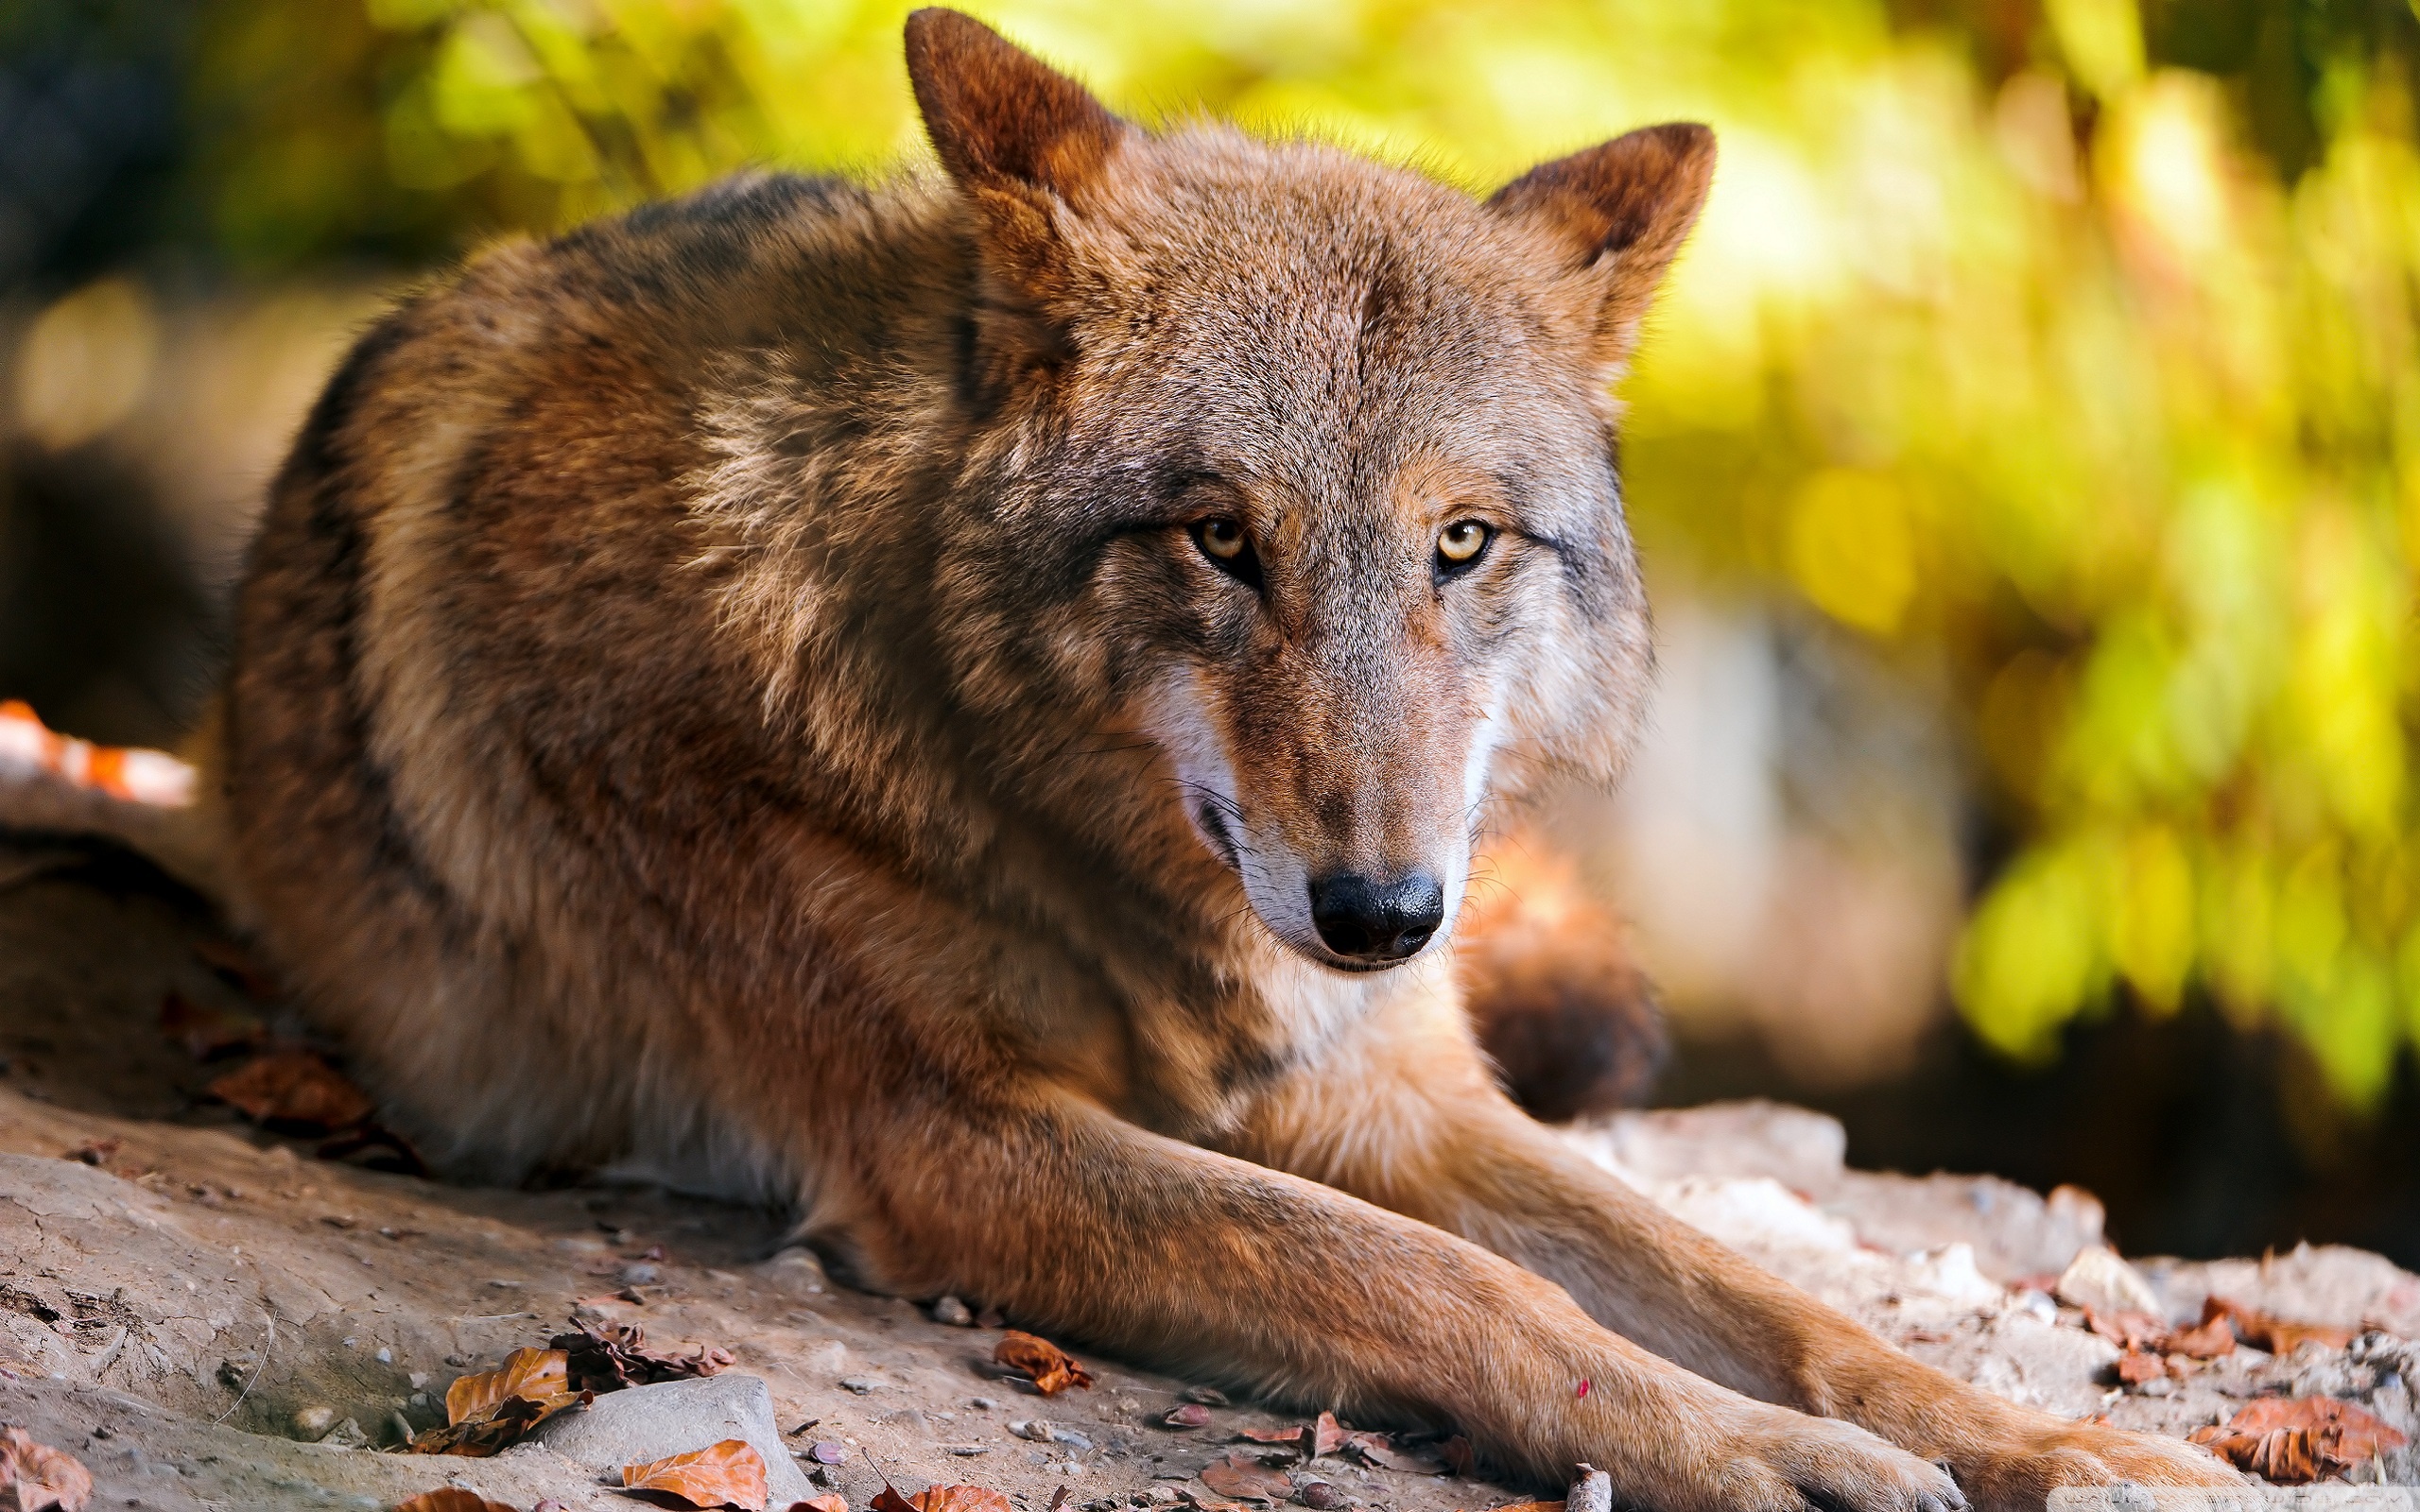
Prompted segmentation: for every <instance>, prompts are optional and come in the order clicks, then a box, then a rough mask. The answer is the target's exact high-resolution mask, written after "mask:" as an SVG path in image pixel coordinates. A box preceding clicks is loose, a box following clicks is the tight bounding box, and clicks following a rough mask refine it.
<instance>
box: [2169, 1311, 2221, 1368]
mask: <svg viewBox="0 0 2420 1512" xmlns="http://www.w3.org/2000/svg"><path fill="white" fill-rule="evenodd" d="M2167 1348H2168V1352H2169V1353H2170V1354H2182V1355H2185V1356H2187V1357H2188V1358H2191V1359H2195V1360H2215V1359H2217V1358H2219V1357H2220V1356H2221V1355H2223V1354H2233V1353H2234V1352H2235V1330H2233V1329H2231V1328H2229V1327H2227V1323H2226V1319H2224V1318H2221V1317H2204V1319H2203V1320H2202V1322H2201V1324H2200V1326H2198V1327H2195V1328H2189V1329H2179V1330H2177V1331H2176V1332H2173V1333H2171V1334H2169V1336H2168V1346H2167Z"/></svg>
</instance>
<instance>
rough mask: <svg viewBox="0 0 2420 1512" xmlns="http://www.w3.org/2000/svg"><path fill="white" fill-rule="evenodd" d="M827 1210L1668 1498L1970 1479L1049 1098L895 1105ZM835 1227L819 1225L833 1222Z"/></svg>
mask: <svg viewBox="0 0 2420 1512" xmlns="http://www.w3.org/2000/svg"><path fill="white" fill-rule="evenodd" d="M887 1109H888V1112H887V1116H884V1117H883V1118H882V1119H881V1120H880V1122H879V1124H877V1125H872V1126H864V1127H861V1137H863V1138H864V1139H865V1141H866V1144H865V1148H863V1149H862V1150H859V1151H857V1152H856V1153H857V1154H858V1155H859V1156H860V1157H861V1159H860V1160H858V1161H856V1163H855V1164H854V1166H853V1167H851V1168H850V1169H851V1171H853V1173H854V1174H838V1173H836V1177H835V1180H834V1182H833V1184H832V1186H831V1187H830V1188H829V1189H827V1190H826V1191H824V1192H822V1193H821V1194H819V1198H818V1201H817V1202H816V1204H815V1211H814V1215H813V1217H812V1218H811V1223H812V1224H813V1225H815V1226H816V1227H817V1228H821V1229H822V1230H823V1232H824V1235H825V1237H826V1238H827V1239H828V1240H829V1241H831V1242H832V1243H834V1244H836V1245H838V1246H844V1247H846V1248H847V1249H848V1250H849V1251H851V1252H852V1257H853V1258H854V1259H855V1260H856V1262H857V1263H861V1264H863V1265H865V1266H867V1267H868V1268H869V1271H870V1274H871V1277H872V1278H873V1279H876V1280H881V1281H883V1282H884V1283H886V1284H888V1285H890V1286H891V1287H893V1288H895V1289H897V1290H900V1291H903V1292H907V1293H908V1294H910V1295H931V1294H934V1293H938V1292H941V1291H943V1290H949V1291H955V1292H960V1293H963V1294H964V1295H967V1296H970V1297H979V1298H981V1299H983V1300H985V1301H987V1302H992V1303H994V1304H997V1305H999V1306H1001V1307H1003V1308H1004V1309H1005V1310H1006V1311H1008V1312H1009V1313H1010V1314H1011V1315H1012V1316H1013V1317H1015V1318H1016V1319H1017V1320H1018V1321H1020V1322H1021V1323H1023V1324H1025V1325H1027V1326H1029V1327H1034V1328H1039V1329H1042V1330H1045V1331H1048V1332H1060V1333H1062V1334H1063V1335H1064V1336H1066V1337H1068V1338H1070V1339H1074V1340H1081V1341H1086V1342H1089V1343H1090V1344H1093V1345H1097V1346H1099V1347H1102V1348H1106V1349H1112V1350H1115V1351H1117V1352H1119V1353H1122V1354H1125V1355H1127V1356H1129V1357H1132V1358H1134V1359H1138V1360H1147V1361H1152V1362H1156V1363H1158V1364H1160V1365H1163V1366H1169V1367H1172V1368H1177V1369H1190V1370H1194V1371H1201V1372H1207V1373H1209V1374H1211V1375H1214V1376H1216V1377H1218V1378H1220V1379H1224V1380H1226V1381H1229V1382H1234V1383H1248V1384H1251V1385H1253V1386H1255V1387H1259V1388H1263V1389H1268V1390H1271V1391H1275V1392H1278V1393H1280V1394H1282V1395H1284V1396H1286V1397H1288V1398H1291V1399H1294V1400H1299V1401H1303V1402H1305V1403H1317V1404H1319V1405H1322V1406H1333V1407H1336V1408H1339V1409H1341V1410H1344V1411H1346V1412H1348V1413H1358V1414H1362V1415H1365V1418H1375V1419H1377V1420H1385V1419H1387V1418H1397V1419H1400V1418H1406V1417H1410V1418H1417V1419H1423V1420H1427V1421H1431V1422H1452V1423H1456V1424H1459V1425H1461V1427H1462V1429H1463V1430H1464V1431H1465V1432H1467V1433H1469V1434H1470V1435H1472V1437H1473V1439H1474V1441H1475V1442H1477V1443H1478V1445H1479V1446H1480V1447H1481V1449H1482V1451H1483V1452H1486V1453H1488V1454H1489V1455H1491V1456H1492V1457H1493V1459H1494V1460H1495V1462H1496V1463H1499V1464H1502V1465H1505V1466H1508V1467H1510V1468H1512V1469H1514V1470H1516V1471H1517V1472H1520V1473H1523V1474H1527V1475H1529V1476H1531V1477H1533V1478H1535V1479H1537V1480H1540V1481H1542V1482H1547V1483H1551V1484H1561V1483H1562V1482H1563V1481H1564V1479H1565V1478H1567V1477H1568V1476H1569V1475H1570V1473H1571V1469H1572V1466H1573V1465H1574V1464H1576V1463H1578V1462H1580V1461H1582V1460H1585V1461H1588V1462H1590V1463H1592V1464H1595V1465H1598V1466H1601V1467H1603V1468H1605V1469H1607V1470H1608V1472H1609V1473H1611V1474H1612V1475H1613V1477H1614V1483H1615V1486H1616V1489H1617V1491H1618V1492H1619V1494H1620V1496H1621V1497H1622V1498H1623V1499H1624V1500H1625V1501H1626V1502H1627V1503H1629V1504H1632V1505H1640V1506H1652V1507H1656V1508H1661V1509H1666V1512H1806V1509H1807V1508H1808V1507H1809V1506H1810V1505H1811V1506H1817V1507H1824V1508H1828V1509H1838V1512H1847V1509H1856V1512H1954V1509H1956V1508H1959V1507H1961V1506H1962V1505H1963V1503H1962V1499H1961V1498H1960V1496H1959V1493H1958V1491H1957V1488H1956V1487H1955V1486H1953V1485H1952V1484H1951V1483H1950V1480H1949V1477H1948V1476H1946V1475H1945V1474H1943V1473H1942V1472H1941V1471H1940V1470H1939V1469H1936V1468H1935V1467H1933V1466H1930V1465H1927V1464H1926V1463H1925V1462H1924V1461H1922V1460H1920V1459H1917V1458H1915V1457H1913V1456H1911V1455H1909V1454H1906V1453H1903V1452H1900V1451H1898V1450H1896V1449H1893V1448H1892V1447H1891V1446H1890V1445H1888V1444H1885V1443H1884V1442H1882V1441H1881V1440H1880V1439H1878V1438H1876V1437H1874V1436H1873V1435H1869V1434H1867V1433H1864V1432H1862V1431H1860V1430H1858V1429H1856V1428H1853V1427H1850V1426H1849V1425H1847V1424H1845V1423H1832V1422H1819V1421H1815V1420H1813V1419H1809V1418H1806V1417H1800V1416H1799V1415H1797V1414H1794V1413H1790V1412H1787V1411H1785V1410H1782V1409H1779V1408H1776V1407H1772V1406H1770V1405H1767V1404H1765V1403H1761V1402H1755V1401H1751V1400H1747V1399H1746V1398H1744V1397H1741V1396H1738V1395H1737V1394H1736V1393H1733V1392H1730V1391H1727V1390H1724V1389H1723V1388H1721V1387H1720V1386H1718V1385H1715V1384H1713V1383H1709V1382H1706V1381H1703V1380H1701V1379H1699V1378H1697V1377H1695V1376H1692V1375H1689V1374H1688V1373H1687V1372H1685V1371H1684V1370H1681V1369H1680V1368H1678V1367H1676V1366H1673V1365H1671V1364H1670V1363H1669V1362H1668V1361H1666V1360H1663V1359H1661V1358H1658V1357H1657V1356H1656V1355H1654V1354H1652V1353H1651V1352H1649V1351H1647V1350H1645V1349H1639V1348H1637V1347H1636V1346H1634V1345H1633V1344H1631V1343H1630V1342H1629V1341H1627V1340H1624V1339H1622V1338H1619V1337H1617V1336H1616V1335H1615V1334H1613V1333H1611V1332H1607V1331H1606V1330H1604V1329H1602V1328H1600V1327H1599V1326H1598V1325H1597V1324H1596V1323H1595V1322H1593V1321H1591V1320H1590V1319H1589V1318H1588V1317H1587V1315H1586V1314H1582V1312H1581V1311H1580V1310H1579V1309H1578V1308H1577V1307H1575V1306H1574V1305H1573V1304H1572V1302H1571V1299H1570V1298H1569V1297H1566V1296H1565V1295H1564V1292H1563V1291H1562V1290H1561V1289H1560V1288H1558V1287H1556V1286H1554V1285H1552V1284H1550V1283H1548V1282H1547V1281H1545V1280H1541V1279H1540V1278H1538V1277H1537V1276H1535V1275H1532V1274H1530V1272H1528V1271H1525V1270H1522V1269H1521V1268H1519V1267H1518V1266H1515V1265H1513V1264H1511V1263H1507V1262H1506V1261H1504V1260H1503V1259H1502V1258H1500V1257H1498V1256H1496V1255H1494V1254H1490V1253H1489V1252H1487V1251H1486V1250H1484V1249H1482V1248H1480V1247H1479V1246H1476V1245H1473V1244H1470V1243H1469V1242H1467V1241H1465V1240H1461V1239H1458V1238H1456V1237H1454V1236H1453V1235H1450V1234H1447V1233H1444V1232H1443V1231H1441V1230H1439V1229H1433V1228H1430V1227H1428V1226H1426V1225H1424V1224H1421V1223H1417V1222H1414V1221H1412V1220H1410V1219H1409V1218H1406V1217H1404V1216H1402V1215H1401V1214H1398V1213H1393V1212H1388V1211H1384V1210H1382V1209H1379V1208H1376V1207H1374V1206H1372V1205H1370V1204H1368V1203H1365V1202H1362V1201H1360V1200H1358V1199H1357V1198H1355V1197H1352V1196H1348V1195H1346V1194H1343V1193H1340V1192H1337V1191H1335V1190H1333V1189H1330V1188H1326V1187H1322V1186H1318V1185H1316V1184H1314V1183H1312V1182H1309V1181H1305V1180H1302V1179H1300V1178H1299V1177H1291V1176H1287V1175H1285V1174H1283V1173H1280V1172H1275V1171H1269V1170H1263V1169H1260V1168H1258V1167H1255V1166H1253V1165H1249V1164H1247V1163H1245V1162H1244V1161H1241V1160H1233V1159H1230V1158H1227V1157H1225V1156H1220V1155H1216V1154H1212V1153H1210V1152H1208V1151H1204V1150H1201V1149H1197V1148H1195V1147H1193V1146H1190V1145H1185V1144H1180V1143H1174V1142H1171V1141H1168V1140H1165V1139H1161V1138H1158V1137H1156V1136H1153V1135H1150V1134H1148V1133H1146V1132H1144V1131H1142V1130H1140V1129H1137V1128H1135V1127H1133V1126H1132V1125H1126V1124H1123V1123H1120V1122H1119V1121H1117V1120H1115V1118H1112V1117H1111V1116H1109V1115H1107V1114H1105V1113H1103V1112H1101V1111H1100V1110H1098V1108H1093V1107H1091V1106H1089V1105H1086V1104H1082V1103H1080V1102H1078V1101H1076V1100H1074V1099H1072V1098H1067V1097H1063V1096H1061V1095H1058V1094H1056V1093H1053V1092H1051V1091H1047V1090H1038V1091H1035V1092H1033V1093H1032V1095H1031V1096H1029V1097H1017V1096H1014V1095H1010V1096H1008V1097H1006V1098H1005V1099H1004V1100H1003V1101H999V1102H994V1103H991V1104H990V1105H988V1106H983V1105H977V1104H976V1103H975V1102H974V1101H973V1100H972V1099H969V1098H965V1097H959V1098H955V1099H951V1100H948V1101H943V1100H941V1099H939V1098H931V1099H924V1098H917V1099H913V1100H912V1101H903V1102H899V1103H892V1104H889V1105H887ZM814 1231H815V1229H812V1228H811V1229H810V1232H811V1233H812V1232H814Z"/></svg>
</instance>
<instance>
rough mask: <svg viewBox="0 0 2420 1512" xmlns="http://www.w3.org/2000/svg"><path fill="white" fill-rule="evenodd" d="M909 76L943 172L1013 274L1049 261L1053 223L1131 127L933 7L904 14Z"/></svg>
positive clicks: (1043, 68)
mask: <svg viewBox="0 0 2420 1512" xmlns="http://www.w3.org/2000/svg"><path fill="white" fill-rule="evenodd" d="M907 42H908V82H909V83H910V84H912V85H913V86H914V87H915V91H916V105H917V108H918V109H919V110H920V111H922V112H924V116H925V132H926V133H927V134H928V135H930V136H931V137H932V139H933V149H934V150H935V151H937V152H939V153H940V154H941V159H942V166H943V167H944V168H947V169H948V170H949V176H950V178H951V179H953V180H956V181H957V183H958V186H959V189H960V190H962V191H963V192H964V193H965V194H966V196H967V197H968V198H970V199H972V200H973V201H974V202H975V204H976V206H977V209H978V210H980V211H981V212H982V213H983V215H984V218H985V220H986V221H987V222H988V225H989V230H990V231H991V233H992V245H993V249H994V251H995V252H996V253H998V254H1001V255H1003V256H1005V257H1006V259H1007V260H1008V261H1009V262H1010V263H1011V266H1012V267H1013V269H1014V270H1015V271H1018V272H1021V273H1025V274H1028V275H1038V274H1041V273H1042V272H1044V270H1045V269H1046V267H1047V266H1048V265H1049V263H1050V262H1051V261H1052V260H1053V254H1054V251H1055V244H1056V240H1057V237H1056V232H1055V231H1054V229H1053V222H1054V220H1055V218H1056V215H1057V214H1058V212H1059V211H1060V209H1061V208H1062V207H1063V206H1066V207H1074V208H1079V209H1080V208H1081V206H1082V203H1083V200H1084V198H1085V196H1086V191H1087V190H1088V189H1089V188H1090V187H1091V186H1092V185H1093V184H1094V182H1095V181H1096V180H1098V179H1099V178H1100V176H1101V173H1102V171H1103V170H1104V169H1105V168H1106V167H1107V166H1108V164H1109V161H1110V159H1111V158H1112V157H1113V156H1115V154H1116V151H1117V148H1118V146H1119V145H1120V144H1121V143H1123V142H1124V141H1125V140H1126V137H1127V135H1128V133H1129V132H1130V131H1131V130H1132V128H1130V127H1129V126H1128V125H1127V124H1126V123H1125V122H1123V121H1121V120H1119V119H1118V118H1117V117H1116V116H1115V115H1112V114H1111V113H1110V112H1109V111H1108V109H1107V108H1106V107H1104V106H1103V105H1102V104H1101V103H1100V101H1098V100H1097V99H1095V98H1093V97H1092V95H1091V94H1088V93H1086V91H1085V89H1084V87H1083V86H1082V85H1081V84H1079V83H1077V82H1076V81H1075V80H1074V79H1072V78H1069V77H1067V76H1066V75H1064V74H1062V73H1060V72H1058V71H1057V70H1055V69H1053V68H1051V67H1049V66H1048V65H1046V64H1045V63H1044V62H1042V61H1041V60H1039V59H1037V58H1035V57H1033V56H1032V55H1031V54H1029V53H1027V52H1024V51H1022V50H1020V49H1019V48H1018V47H1016V46H1015V45H1014V44H1013V43H1011V42H1009V40H1008V39H1007V38H1005V37H1002V36H1001V35H1000V34H999V33H998V32H996V31H994V30H993V29H992V28H991V27H989V26H985V25H983V24H982V23H981V22H979V21H977V20H976V19H975V18H974V17H972V16H967V15H961V14H960V13H959V12H958V11H955V10H943V9H939V8H933V9H924V10H919V11H917V12H915V13H914V14H913V15H910V16H909V17H908V36H907Z"/></svg>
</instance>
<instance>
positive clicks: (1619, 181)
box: [1487, 121, 1714, 369]
mask: <svg viewBox="0 0 2420 1512" xmlns="http://www.w3.org/2000/svg"><path fill="white" fill-rule="evenodd" d="M1713 183H1714V132H1713V131H1712V130H1710V129H1707V128H1705V127H1703V126H1700V125H1698V124H1697V123H1696V122H1694V121H1673V122H1669V123H1668V124H1666V125H1663V126H1650V127H1642V128H1641V129H1638V130H1635V131H1632V132H1629V133H1627V134H1625V135H1622V136H1617V137H1616V138H1614V139H1613V140H1612V141H1611V142H1605V143H1600V144H1599V145H1598V146H1593V147H1590V148H1588V149H1587V150H1586V151H1584V152H1575V153H1573V154H1572V155H1571V156H1569V157H1567V158H1557V159H1556V160H1555V161H1553V162H1552V163H1540V164H1539V165H1538V166H1536V167H1534V168H1531V169H1530V171H1529V172H1527V173H1525V174H1523V175H1521V177H1519V178H1518V179H1515V180H1513V181H1512V182H1511V183H1508V184H1506V185H1505V186H1504V187H1503V188H1501V189H1498V190H1497V191H1496V192H1495V195H1494V196H1493V197H1491V198H1489V200H1488V201H1487V204H1488V208H1489V209H1491V210H1494V211H1495V212H1497V213H1498V214H1500V215H1513V216H1517V217H1519V218H1521V219H1524V220H1527V221H1530V222H1531V223H1532V224H1535V225H1538V226H1540V227H1542V228H1543V229H1544V230H1546V231H1547V232H1548V233H1549V234H1550V235H1551V236H1553V237H1554V238H1555V239H1556V240H1558V241H1560V242H1562V243H1563V244H1564V247H1565V249H1567V252H1568V255H1569V257H1570V259H1571V266H1572V270H1573V271H1574V272H1578V273H1584V274H1585V275H1586V276H1587V277H1588V278H1590V279H1591V280H1592V281H1594V282H1595V283H1597V284H1598V286H1599V289H1598V292H1599V298H1600V300H1601V305H1600V308H1599V315H1598V326H1597V331H1598V337H1597V344H1598V355H1599V359H1600V360H1601V361H1603V363H1604V364H1605V366H1606V367H1608V368H1612V369H1618V368H1620V367H1621V366H1622V365H1623V364H1625V363H1627V362H1628V361H1629V360H1630V354H1631V352H1632V350H1633V349H1634V348H1635V347H1636V346H1637V345H1638V324H1639V321H1640V319H1641V318H1644V317H1645V316H1646V314H1647V307H1648V305H1649V303H1650V302H1651V301H1653V300H1654V298H1655V288H1656V285H1657V284H1659V283H1662V282H1663V280H1664V270H1665V269H1666V268H1667V267H1668V266H1671V263H1672V258H1673V257H1674V255H1675V254H1677V253H1678V252H1679V251H1680V249H1681V243H1682V242H1684V241H1685V240H1687V238H1688V234H1689V228H1690V227H1691V226H1692V225H1694V224H1696V222H1697V218H1698V212H1699V211H1700V210H1701V209H1703V207H1704V205H1705V196H1706V191H1707V190H1708V189H1709V188H1711V187H1712V186H1713Z"/></svg>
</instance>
